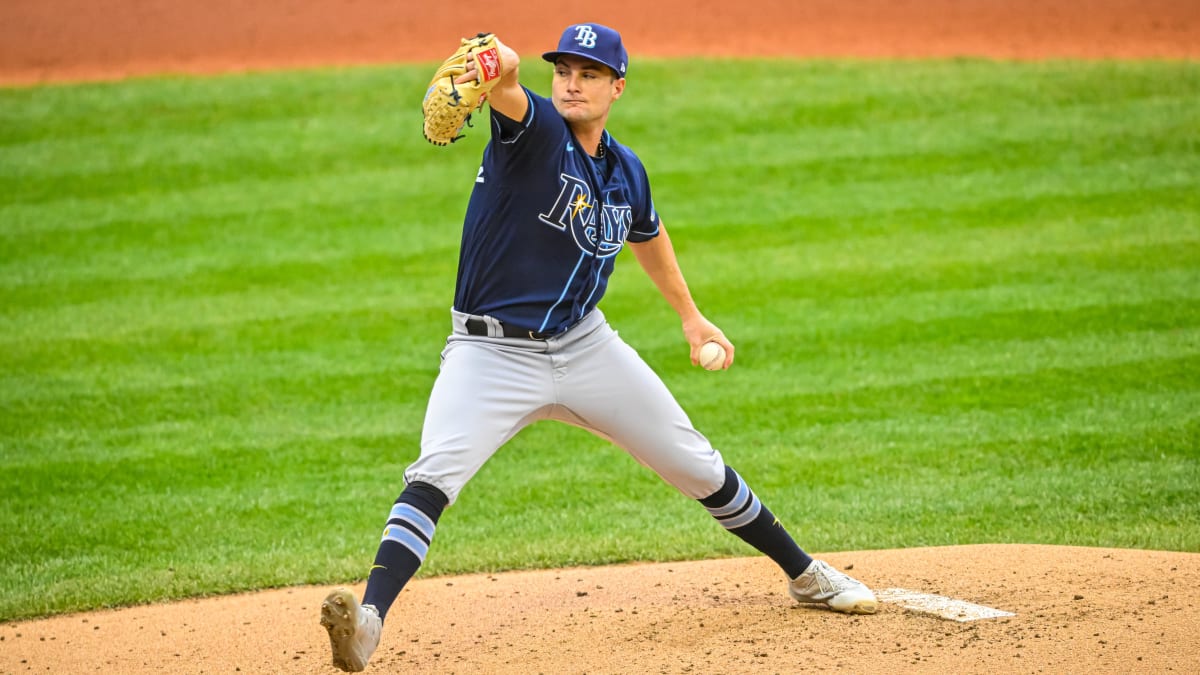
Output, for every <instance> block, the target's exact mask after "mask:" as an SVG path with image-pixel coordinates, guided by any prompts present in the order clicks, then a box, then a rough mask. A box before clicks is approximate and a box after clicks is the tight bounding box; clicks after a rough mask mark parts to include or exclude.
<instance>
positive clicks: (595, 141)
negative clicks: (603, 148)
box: [571, 120, 604, 157]
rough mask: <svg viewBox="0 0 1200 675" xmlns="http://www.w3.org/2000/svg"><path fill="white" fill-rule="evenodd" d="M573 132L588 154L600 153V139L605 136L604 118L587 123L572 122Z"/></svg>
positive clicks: (593, 155)
mask: <svg viewBox="0 0 1200 675" xmlns="http://www.w3.org/2000/svg"><path fill="white" fill-rule="evenodd" d="M571 133H573V134H575V140H576V141H578V142H579V146H580V147H581V148H583V150H584V151H585V152H587V154H589V155H591V156H592V157H596V156H597V155H599V154H600V141H601V139H603V138H604V120H596V121H594V122H591V123H587V124H578V125H576V124H572V125H571Z"/></svg>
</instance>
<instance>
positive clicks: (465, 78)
mask: <svg viewBox="0 0 1200 675" xmlns="http://www.w3.org/2000/svg"><path fill="white" fill-rule="evenodd" d="M496 48H497V49H499V50H500V72H501V73H502V74H501V76H500V81H499V82H497V83H496V86H495V88H493V89H492V91H491V92H489V93H488V98H487V100H488V104H489V105H490V106H492V110H495V111H496V112H498V113H500V114H501V115H504V116H505V117H507V118H509V119H510V120H518V121H520V120H523V119H525V113H526V112H528V111H529V96H527V95H526V94H525V90H524V89H522V88H521V82H520V80H519V79H518V78H519V75H520V73H519V71H520V65H521V57H520V56H518V55H517V52H515V51H514V50H513V49H512V48H511V47H509V46H508V45H506V44H504V43H503V42H501V41H500V38H496ZM477 77H478V73H477V72H476V70H475V63H474V60H472V61H471V63H470V64H469V65H468V66H467V72H466V73H465V74H463V75H461V76H460V77H458V79H456V80H455V82H456V83H459V84H461V83H463V82H469V81H471V80H474V79H476V78H477Z"/></svg>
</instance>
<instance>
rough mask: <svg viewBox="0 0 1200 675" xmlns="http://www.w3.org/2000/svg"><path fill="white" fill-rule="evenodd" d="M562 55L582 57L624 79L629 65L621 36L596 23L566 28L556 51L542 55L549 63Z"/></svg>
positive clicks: (578, 24)
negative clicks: (596, 62)
mask: <svg viewBox="0 0 1200 675" xmlns="http://www.w3.org/2000/svg"><path fill="white" fill-rule="evenodd" d="M563 54H572V55H574V56H582V57H583V58H585V59H591V60H593V61H598V62H600V63H603V64H604V65H606V66H608V67H609V68H612V69H613V70H614V71H615V72H616V73H617V77H625V69H626V68H627V67H628V65H629V54H627V53H626V52H625V45H623V44H621V34H620V33H618V32H617V31H615V30H613V29H611V28H609V27H608V26H601V25H600V24H598V23H577V24H575V25H573V26H568V27H567V29H566V30H565V31H563V34H562V37H561V38H560V39H559V40H558V49H556V50H554V51H552V52H546V53H545V54H542V58H543V59H546V60H547V61H549V62H550V63H554V62H555V61H557V60H558V57H560V56H562V55H563Z"/></svg>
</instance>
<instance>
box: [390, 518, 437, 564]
mask: <svg viewBox="0 0 1200 675" xmlns="http://www.w3.org/2000/svg"><path fill="white" fill-rule="evenodd" d="M383 541H394V542H396V543H397V544H400V545H401V546H403V547H404V548H407V549H408V550H410V551H412V552H413V555H415V556H417V560H420V561H421V562H425V554H426V553H428V552H429V544H426V543H425V542H424V541H421V538H420V537H418V536H417V535H415V534H413V533H412V531H411V530H409V529H408V528H407V527H404V526H403V525H388V526H387V527H386V528H384V530H383Z"/></svg>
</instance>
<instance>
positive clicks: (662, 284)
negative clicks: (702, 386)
mask: <svg viewBox="0 0 1200 675" xmlns="http://www.w3.org/2000/svg"><path fill="white" fill-rule="evenodd" d="M629 248H630V250H632V251H633V255H634V256H635V257H636V258H637V261H638V264H639V265H641V266H642V269H643V270H645V271H646V275H647V276H649V277H650V280H651V281H653V282H654V285H655V287H657V288H658V292H659V293H661V294H662V296H663V298H665V299H666V301H667V302H668V303H669V304H670V305H671V308H672V309H674V310H675V313H676V314H678V315H679V319H680V321H681V322H682V323H683V336H684V337H685V338H686V339H687V341H688V345H690V346H691V358H692V365H696V364H697V363H699V355H700V347H702V346H703V345H704V343H705V342H716V343H717V344H719V345H721V346H722V347H724V348H725V364H724V366H723V368H728V367H729V366H731V365H733V343H732V342H730V341H729V339H728V338H726V337H725V334H724V333H722V332H721V329H720V328H717V326H716V325H715V324H713V323H712V322H711V321H709V320H708V319H707V318H705V317H704V315H703V314H701V313H700V309H699V308H698V307H696V302H695V300H693V299H692V292H691V291H690V290H689V289H688V285H687V281H686V280H685V279H684V278H683V271H682V270H680V269H679V261H678V259H677V258H676V257H675V247H673V246H672V245H671V238H670V237H669V236H668V235H667V228H666V226H665V225H663V224H662V223H661V222H660V223H659V226H658V236H656V237H654V238H652V239H649V240H647V241H641V242H633V241H631V242H629Z"/></svg>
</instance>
